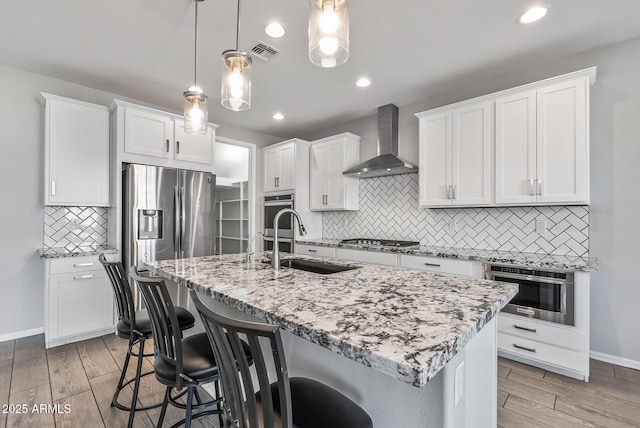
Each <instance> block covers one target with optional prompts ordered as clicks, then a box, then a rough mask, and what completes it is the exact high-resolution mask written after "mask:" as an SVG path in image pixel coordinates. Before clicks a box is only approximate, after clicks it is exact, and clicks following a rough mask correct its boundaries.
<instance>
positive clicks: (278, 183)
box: [273, 177, 280, 187]
mask: <svg viewBox="0 0 640 428" xmlns="http://www.w3.org/2000/svg"><path fill="white" fill-rule="evenodd" d="M273 180H274V181H275V185H276V187H280V177H276V178H274V179H273Z"/></svg>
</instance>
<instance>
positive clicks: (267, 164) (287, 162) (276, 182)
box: [262, 141, 296, 192]
mask: <svg viewBox="0 0 640 428" xmlns="http://www.w3.org/2000/svg"><path fill="white" fill-rule="evenodd" d="M262 153H263V159H264V189H263V190H264V191H265V192H273V191H280V190H295V177H296V169H295V158H296V145H295V142H294V141H286V142H284V143H279V144H275V145H273V146H269V147H266V148H264V149H263V152H262Z"/></svg>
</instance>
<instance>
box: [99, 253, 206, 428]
mask: <svg viewBox="0 0 640 428" xmlns="http://www.w3.org/2000/svg"><path fill="white" fill-rule="evenodd" d="M98 260H99V261H100V263H102V265H103V266H104V268H105V270H106V271H107V275H108V276H109V280H110V281H111V286H112V287H113V295H114V298H115V300H116V304H117V307H118V324H117V327H116V331H117V335H118V337H121V338H123V339H128V340H129V346H128V349H127V356H126V357H125V360H124V365H123V366H122V374H121V375H120V380H119V381H118V386H117V387H116V391H115V392H114V394H113V399H112V400H111V407H116V408H118V409H120V410H124V411H127V412H129V421H128V423H127V427H131V426H133V418H134V415H135V412H137V411H145V410H150V409H155V408H158V407H160V406H161V405H162V403H156V404H152V405H149V406H145V407H137V406H136V401H137V400H138V392H139V389H140V379H141V378H142V377H144V376H147V375H150V374H152V373H153V371H149V372H146V373H142V360H143V358H144V357H152V356H153V355H154V354H152V353H147V354H145V353H144V344H145V341H146V340H147V339H150V338H151V337H152V329H151V320H150V319H149V314H148V312H147V310H146V309H142V310H139V311H136V310H135V305H134V301H133V293H132V292H131V288H130V287H129V282H128V280H127V277H126V275H125V271H124V266H122V263H121V262H111V261H108V260H107V259H106V258H105V256H104V254H100V256H99V257H98ZM175 311H176V316H177V318H178V326H179V329H180V330H181V331H182V330H186V329H189V328H191V327H193V325H194V323H195V318H194V317H193V315H191V313H190V312H189V311H188V310H186V309H184V308H181V307H176V308H175ZM135 345H138V346H137V351H136V350H134V347H135ZM131 357H136V358H137V359H138V361H137V364H136V374H135V376H134V378H133V379H129V380H128V381H126V382H125V377H126V373H127V369H128V368H129V360H130V359H131ZM132 382H133V396H132V398H131V404H130V405H124V404H122V403H120V402H119V401H118V396H119V395H120V392H121V391H122V390H123V389H124V388H126V387H127V385H129V384H131V383H132Z"/></svg>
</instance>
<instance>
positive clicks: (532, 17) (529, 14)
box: [518, 6, 547, 24]
mask: <svg viewBox="0 0 640 428" xmlns="http://www.w3.org/2000/svg"><path fill="white" fill-rule="evenodd" d="M546 14H547V8H546V7H542V6H536V7H532V8H531V9H529V10H527V11H526V12H524V13H523V14H522V15H520V16H519V17H518V22H519V23H521V24H531V23H532V22H536V21H537V20H539V19H542V18H544V16H545V15H546Z"/></svg>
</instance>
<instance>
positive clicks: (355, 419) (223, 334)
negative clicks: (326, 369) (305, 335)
mask: <svg viewBox="0 0 640 428" xmlns="http://www.w3.org/2000/svg"><path fill="white" fill-rule="evenodd" d="M191 299H192V300H193V302H194V303H195V305H196V308H197V309H198V312H199V313H200V318H202V322H203V324H204V326H205V329H206V330H207V334H208V335H209V340H210V342H211V344H212V346H213V351H214V354H215V356H216V358H217V359H218V364H219V367H220V381H221V383H222V390H223V396H224V401H223V405H224V408H223V411H224V416H225V425H224V426H225V427H234V428H275V427H278V428H292V427H294V426H295V427H296V428H327V427H331V428H372V427H373V422H372V421H371V417H369V415H368V414H367V413H366V412H365V411H364V410H363V409H362V408H361V407H360V406H358V405H357V404H356V403H354V402H353V401H351V400H350V399H349V398H348V397H346V396H344V395H343V394H341V393H340V392H338V391H336V390H334V389H332V388H330V387H328V386H327V385H324V384H322V383H320V382H317V381H315V380H312V379H307V378H301V377H294V378H289V375H288V371H287V363H286V361H285V356H284V348H283V346H282V338H281V337H280V330H279V329H278V328H277V327H275V326H272V325H268V324H262V323H257V322H247V321H241V320H237V319H233V318H229V317H226V316H224V315H222V314H220V313H218V312H215V311H212V310H211V309H209V308H208V307H206V306H205V305H204V304H203V303H202V301H201V300H200V299H199V298H198V295H197V294H196V292H195V291H193V290H192V291H191ZM240 334H243V335H245V336H246V338H247V341H248V343H249V346H250V352H251V357H252V359H253V363H254V364H253V365H254V367H255V375H256V377H257V379H258V387H259V388H258V392H257V393H255V394H254V393H253V392H254V391H255V389H254V384H253V381H252V373H251V371H250V370H249V369H250V367H249V364H248V363H247V361H245V360H243V359H242V358H240V359H237V361H236V358H235V356H236V355H242V354H243V353H241V352H239V351H240V349H242V348H241V347H240V346H241V344H242V341H241V340H240V337H239V335H240ZM260 339H262V340H266V341H268V342H269V345H270V346H269V347H266V346H265V347H263V348H261V346H260V343H259V341H260ZM262 349H271V358H272V360H273V365H275V369H276V370H275V371H276V374H277V381H276V382H273V383H271V384H270V383H269V375H268V371H267V364H266V361H265V358H264V355H263V353H262Z"/></svg>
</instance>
